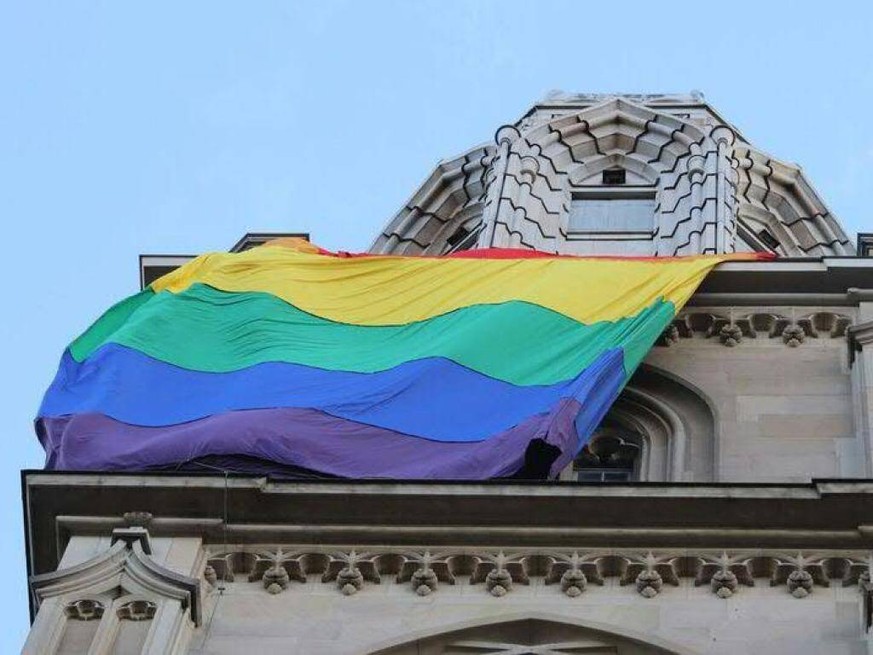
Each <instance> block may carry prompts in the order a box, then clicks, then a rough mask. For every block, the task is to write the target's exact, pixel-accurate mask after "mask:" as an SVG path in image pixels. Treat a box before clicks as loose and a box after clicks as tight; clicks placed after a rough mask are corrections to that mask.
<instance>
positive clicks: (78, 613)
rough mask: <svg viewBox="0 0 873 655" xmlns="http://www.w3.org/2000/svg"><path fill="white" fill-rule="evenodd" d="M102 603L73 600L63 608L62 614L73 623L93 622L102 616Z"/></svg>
mask: <svg viewBox="0 0 873 655" xmlns="http://www.w3.org/2000/svg"><path fill="white" fill-rule="evenodd" d="M104 609H105V608H104V607H103V603H101V602H100V601H99V600H92V599H90V598H83V599H82V600H74V601H72V602H70V603H67V605H66V606H65V607H64V614H65V615H66V616H67V618H68V619H73V620H75V621H93V620H94V619H99V618H100V617H102V616H103V610H104Z"/></svg>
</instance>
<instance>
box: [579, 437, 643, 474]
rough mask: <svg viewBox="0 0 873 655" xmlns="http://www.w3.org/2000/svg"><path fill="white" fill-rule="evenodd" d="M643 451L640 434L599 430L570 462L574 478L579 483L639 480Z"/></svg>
mask: <svg viewBox="0 0 873 655" xmlns="http://www.w3.org/2000/svg"><path fill="white" fill-rule="evenodd" d="M642 449H643V435H641V434H640V433H638V432H632V431H630V430H627V429H624V428H622V427H621V426H607V425H604V426H601V427H600V428H598V430H597V432H595V433H594V436H592V437H591V440H590V441H589V442H588V444H587V445H586V446H585V447H584V448H583V449H582V452H581V453H579V455H578V456H577V457H576V459H575V460H574V461H573V478H574V479H575V480H578V481H579V482H628V481H631V480H638V479H639V473H640V460H641V458H640V454H641V453H642Z"/></svg>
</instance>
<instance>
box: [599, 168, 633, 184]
mask: <svg viewBox="0 0 873 655" xmlns="http://www.w3.org/2000/svg"><path fill="white" fill-rule="evenodd" d="M626 180H627V174H626V172H625V170H624V169H623V168H617V169H614V170H609V171H603V183H604V184H608V185H614V184H624V183H625V181H626Z"/></svg>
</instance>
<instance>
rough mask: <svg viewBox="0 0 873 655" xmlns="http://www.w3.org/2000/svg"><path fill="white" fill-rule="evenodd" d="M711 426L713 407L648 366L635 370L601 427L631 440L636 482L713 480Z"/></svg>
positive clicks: (713, 436)
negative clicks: (637, 446)
mask: <svg viewBox="0 0 873 655" xmlns="http://www.w3.org/2000/svg"><path fill="white" fill-rule="evenodd" d="M716 425H717V422H716V420H715V411H714V409H713V405H712V403H711V402H710V401H709V400H708V399H707V398H706V397H705V395H704V394H703V393H702V392H701V391H700V390H698V389H696V388H695V387H693V386H692V385H690V384H689V383H687V382H686V381H684V380H681V379H680V378H678V377H676V376H675V375H672V374H670V373H668V372H667V371H663V370H661V369H658V368H656V367H654V366H651V365H648V364H643V365H642V366H640V368H639V369H638V370H637V372H636V373H635V374H634V376H633V377H632V378H631V380H630V381H629V382H628V385H627V386H626V387H625V389H624V390H623V391H622V393H621V395H620V396H619V398H618V399H617V400H616V402H615V403H614V404H613V406H612V408H611V409H610V410H609V412H608V413H607V415H606V417H605V418H604V420H603V422H602V423H601V427H602V428H603V429H606V430H617V431H621V430H625V431H627V433H628V434H632V435H636V436H637V439H638V441H639V442H640V445H641V449H640V454H639V461H638V462H637V465H636V467H635V473H636V479H638V480H641V481H650V482H687V481H695V482H707V481H712V480H714V479H715V460H716V450H715V449H716ZM593 438H597V433H596V432H595V435H594V436H593ZM563 476H564V477H565V478H566V477H571V474H570V473H569V471H567V472H565V473H564V474H563Z"/></svg>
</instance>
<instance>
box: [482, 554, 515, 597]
mask: <svg viewBox="0 0 873 655" xmlns="http://www.w3.org/2000/svg"><path fill="white" fill-rule="evenodd" d="M485 588H486V589H487V590H488V592H489V593H490V594H491V595H492V596H497V597H498V598H499V597H500V596H505V595H506V594H507V593H509V591H510V590H511V589H512V575H511V574H510V573H509V571H507V570H506V556H505V555H504V554H503V551H501V552H500V553H498V554H497V557H496V558H494V568H493V569H491V570H490V571H488V573H487V575H486V576H485Z"/></svg>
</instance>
